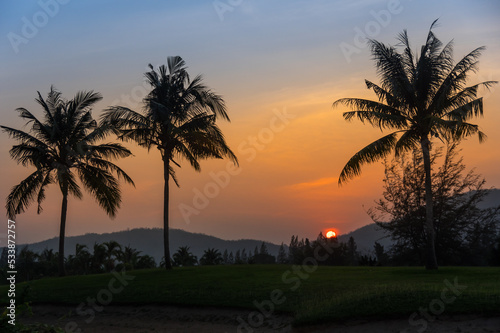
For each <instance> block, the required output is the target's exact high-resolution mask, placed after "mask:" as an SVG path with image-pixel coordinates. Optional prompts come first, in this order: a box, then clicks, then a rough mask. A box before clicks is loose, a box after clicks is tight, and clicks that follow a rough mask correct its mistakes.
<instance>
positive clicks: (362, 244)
mask: <svg viewBox="0 0 500 333" xmlns="http://www.w3.org/2000/svg"><path fill="white" fill-rule="evenodd" d="M162 235H163V230H162V229H159V228H155V229H146V228H139V229H131V230H124V231H119V232H112V233H106V234H96V233H89V234H85V235H81V236H70V237H66V240H65V243H66V255H72V254H75V247H76V244H85V245H87V247H88V248H89V250H90V251H91V252H92V248H93V246H94V244H95V243H96V242H97V243H103V242H109V241H112V240H114V241H117V242H118V243H120V245H122V246H130V247H132V248H135V249H137V250H139V251H142V252H141V254H149V255H151V256H153V257H154V258H155V260H156V262H157V263H159V262H160V260H161V257H162V256H163V252H162V251H163V238H162ZM298 236H299V238H301V237H300V235H298ZM350 236H353V237H354V239H355V240H356V243H357V245H358V250H359V251H361V252H363V253H370V252H371V251H372V250H373V244H374V243H375V241H378V242H379V243H381V244H382V245H384V246H386V248H388V247H389V245H390V239H389V238H388V237H386V236H387V235H386V234H385V233H384V231H382V230H380V228H379V227H377V226H376V225H375V224H370V225H367V226H364V227H362V228H359V229H357V230H355V231H353V232H350V233H348V234H345V235H340V236H339V240H340V241H342V242H347V240H348V239H349V237H350ZM384 237H385V238H384ZM313 240H314V239H311V241H313ZM170 242H171V243H170V244H171V252H172V254H173V253H175V251H176V250H177V249H178V248H179V247H180V246H189V248H190V251H191V252H192V253H193V254H194V255H196V256H197V257H198V259H199V258H200V257H201V256H202V255H203V251H205V250H206V249H208V248H215V249H218V250H220V252H221V253H223V252H224V250H226V249H227V251H228V252H231V251H232V252H233V255H234V254H235V253H236V251H238V250H243V249H245V250H246V252H247V253H249V251H252V253H253V252H254V250H255V247H256V246H257V247H258V248H259V249H260V246H261V244H262V241H260V240H254V239H240V240H224V239H220V238H217V237H214V236H210V235H204V234H199V233H191V232H187V231H184V230H180V229H171V230H170ZM265 244H266V246H267V249H268V252H269V253H270V254H272V255H274V256H276V255H277V254H278V250H279V245H277V244H272V243H268V242H265ZM26 245H28V247H29V249H30V250H32V251H35V252H42V251H43V250H44V249H53V250H54V251H57V249H58V238H57V237H54V238H51V239H47V240H45V241H42V242H37V243H33V244H20V245H18V248H19V249H21V248H23V247H24V246H26ZM286 245H288V244H286Z"/></svg>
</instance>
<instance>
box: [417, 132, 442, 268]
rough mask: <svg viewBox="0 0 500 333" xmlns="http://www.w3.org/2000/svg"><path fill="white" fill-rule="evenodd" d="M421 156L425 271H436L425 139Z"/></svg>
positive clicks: (428, 153) (428, 146) (428, 158)
mask: <svg viewBox="0 0 500 333" xmlns="http://www.w3.org/2000/svg"><path fill="white" fill-rule="evenodd" d="M420 144H421V146H422V155H423V158H424V171H425V231H426V233H427V244H426V261H425V268H426V269H437V268H438V264H437V259H436V247H435V234H434V210H433V200H432V178H431V157H430V141H429V139H428V138H427V137H425V138H424V139H422V141H421V142H420Z"/></svg>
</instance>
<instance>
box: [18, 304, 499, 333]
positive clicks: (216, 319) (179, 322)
mask: <svg viewBox="0 0 500 333" xmlns="http://www.w3.org/2000/svg"><path fill="white" fill-rule="evenodd" d="M32 310H33V316H31V317H27V318H23V319H22V321H23V322H24V323H34V322H39V323H40V322H41V323H49V324H57V325H59V326H60V327H65V326H66V325H68V326H67V332H71V329H69V328H70V327H72V326H73V327H74V329H73V332H96V333H99V332H106V333H115V332H120V333H128V332H134V333H135V332H139V333H140V332H173V333H177V332H179V333H181V332H182V333H190V332H193V333H195V332H196V333H208V332H214V333H226V332H227V333H229V332H238V333H239V332H241V333H248V332H263V333H264V332H291V333H294V332H296V333H306V332H307V333H330V332H342V333H361V332H367V333H368V332H369V333H413V332H430V333H432V332H439V333H452V332H453V333H456V332H463V333H466V332H468V333H476V332H477V333H479V332H481V333H483V332H500V316H497V317H481V316H443V317H439V318H437V319H436V320H434V321H432V322H428V323H427V324H428V327H427V328H426V330H424V327H423V322H419V324H418V325H416V326H411V325H410V323H409V322H408V319H407V318H402V319H391V320H370V321H367V320H358V321H349V322H345V323H336V324H324V325H318V326H309V327H300V328H293V327H292V325H291V323H292V320H293V318H292V316H290V315H279V316H273V317H271V318H266V320H265V322H264V323H263V324H262V325H261V326H260V327H257V328H256V327H252V326H250V325H249V324H248V323H249V322H250V323H253V324H254V326H257V324H260V322H259V321H260V319H262V318H263V317H259V316H258V315H256V313H255V312H254V313H252V312H251V311H248V310H241V309H220V308H212V307H203V308H201V307H174V306H158V305H148V306H113V305H109V306H106V307H104V308H103V309H102V311H100V312H98V311H95V312H94V313H92V311H90V310H91V309H90V308H88V307H86V308H82V309H80V310H81V311H80V312H82V311H83V312H85V313H84V314H83V315H79V314H77V306H60V305H33V307H32ZM99 310H101V309H99ZM93 316H94V317H93ZM92 317H93V318H92ZM252 320H253V321H252ZM244 321H245V322H246V323H247V324H248V325H245V324H242V323H243V322H244ZM78 329H81V331H79V330H78Z"/></svg>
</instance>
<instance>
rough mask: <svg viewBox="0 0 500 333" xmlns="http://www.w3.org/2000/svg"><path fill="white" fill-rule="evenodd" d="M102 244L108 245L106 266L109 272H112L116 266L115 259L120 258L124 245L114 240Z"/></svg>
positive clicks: (105, 259)
mask: <svg viewBox="0 0 500 333" xmlns="http://www.w3.org/2000/svg"><path fill="white" fill-rule="evenodd" d="M102 245H104V246H105V247H106V252H105V253H106V254H105V258H104V267H105V269H106V271H107V272H111V271H112V270H113V269H114V268H115V261H116V260H117V259H118V258H119V256H120V254H121V252H122V246H121V245H120V244H119V243H118V242H117V241H114V240H112V241H109V242H104V243H102Z"/></svg>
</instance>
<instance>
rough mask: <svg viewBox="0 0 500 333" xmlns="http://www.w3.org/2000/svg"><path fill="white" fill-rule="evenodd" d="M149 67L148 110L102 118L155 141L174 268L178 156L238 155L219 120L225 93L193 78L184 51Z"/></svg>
mask: <svg viewBox="0 0 500 333" xmlns="http://www.w3.org/2000/svg"><path fill="white" fill-rule="evenodd" d="M149 68H150V69H151V71H150V72H147V73H145V76H146V79H147V81H148V83H149V84H150V85H151V87H152V90H151V92H150V93H149V94H148V95H147V96H146V97H145V98H144V111H143V112H142V113H140V112H136V111H133V110H131V109H129V108H126V107H122V106H113V107H110V108H108V109H107V110H106V111H105V113H104V114H103V118H102V119H103V121H105V122H106V123H109V124H111V125H113V126H115V128H116V132H117V134H118V138H119V139H121V140H124V141H135V142H137V143H138V144H139V145H141V146H143V147H146V148H147V149H148V150H149V149H151V147H156V148H158V150H159V151H160V153H161V157H162V160H163V175H164V177H163V178H164V192H163V196H164V203H163V244H164V245H163V247H164V257H165V261H164V262H165V267H166V268H167V269H170V268H172V265H171V263H170V250H169V233H168V232H169V209H168V204H169V180H170V178H172V179H173V181H174V183H175V184H176V185H177V186H179V183H178V181H177V178H176V175H175V171H174V168H173V167H174V166H177V167H179V166H180V165H179V162H178V158H181V157H183V158H185V159H186V160H188V161H189V163H190V164H191V166H192V167H193V168H194V169H195V170H196V171H200V164H199V160H200V159H205V158H223V157H229V158H230V159H231V160H232V161H233V162H234V163H235V164H237V163H238V162H237V158H236V156H235V155H234V153H233V152H232V151H231V149H230V148H229V147H228V145H227V144H226V141H225V139H224V136H223V134H222V132H221V131H220V129H219V127H218V126H217V124H216V120H217V119H218V118H219V117H222V119H224V120H227V121H229V117H228V115H227V113H226V106H225V103H224V101H223V99H222V98H221V96H219V95H217V94H215V93H213V92H212V91H211V90H210V89H208V88H207V87H206V86H205V85H204V84H203V83H202V77H201V76H200V75H198V76H196V77H195V78H194V79H193V80H191V79H190V78H189V75H188V72H187V70H186V66H185V62H184V60H182V58H181V57H179V56H175V57H168V59H167V66H165V65H162V66H160V67H159V68H158V70H157V71H155V69H154V68H153V66H152V65H149Z"/></svg>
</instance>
